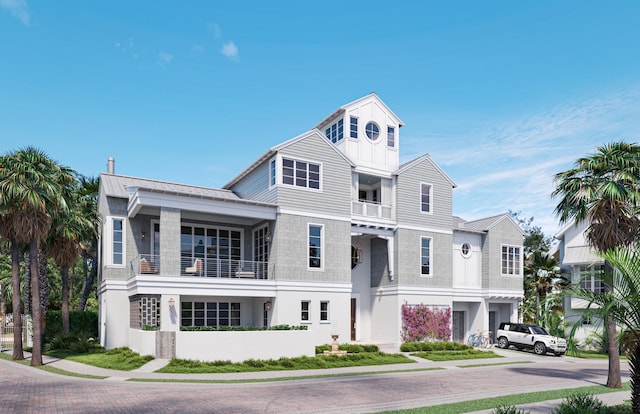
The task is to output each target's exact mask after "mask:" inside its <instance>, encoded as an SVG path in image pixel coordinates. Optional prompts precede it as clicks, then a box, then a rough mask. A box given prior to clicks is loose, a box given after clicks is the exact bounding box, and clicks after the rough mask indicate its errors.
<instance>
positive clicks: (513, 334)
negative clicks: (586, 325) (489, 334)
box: [496, 322, 567, 356]
mask: <svg viewBox="0 0 640 414" xmlns="http://www.w3.org/2000/svg"><path fill="white" fill-rule="evenodd" d="M496 338H498V346H499V347H500V348H503V349H507V348H509V346H510V345H513V346H515V347H516V348H518V349H522V348H533V352H535V353H536V354H538V355H544V354H546V353H547V352H553V353H554V354H555V355H556V356H560V355H562V354H564V353H565V352H566V351H567V341H566V340H565V339H563V338H558V337H556V336H552V335H549V332H547V331H546V330H545V329H544V328H543V327H541V326H537V325H529V324H525V323H510V322H503V323H501V324H500V329H498V332H497V334H496Z"/></svg>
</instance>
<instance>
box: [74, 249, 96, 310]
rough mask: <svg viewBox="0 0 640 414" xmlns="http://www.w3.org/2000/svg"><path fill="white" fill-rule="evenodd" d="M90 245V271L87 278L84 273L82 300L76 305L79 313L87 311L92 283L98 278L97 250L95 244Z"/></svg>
mask: <svg viewBox="0 0 640 414" xmlns="http://www.w3.org/2000/svg"><path fill="white" fill-rule="evenodd" d="M91 245H92V246H94V249H93V254H92V257H91V270H90V271H89V275H88V277H87V276H86V273H85V280H84V283H83V286H84V288H83V289H82V298H80V303H78V310H80V311H83V310H87V300H89V295H91V290H93V283H94V281H95V280H96V278H97V276H98V249H96V248H95V245H96V243H92V244H91Z"/></svg>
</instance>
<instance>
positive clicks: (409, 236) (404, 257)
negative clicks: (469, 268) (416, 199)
mask: <svg viewBox="0 0 640 414" xmlns="http://www.w3.org/2000/svg"><path fill="white" fill-rule="evenodd" d="M421 237H430V238H431V250H432V253H431V263H430V266H431V275H430V276H422V275H421V274H420V263H421V262H420V250H421V246H422V244H421V241H420V239H421ZM396 241H397V247H396V246H394V247H395V248H396V249H397V250H396V251H397V261H396V267H397V269H398V272H397V274H396V280H397V283H398V285H401V286H429V287H443V288H450V287H451V286H452V284H453V257H452V249H451V246H452V244H453V235H452V234H445V233H434V232H428V231H418V230H409V229H398V230H396Z"/></svg>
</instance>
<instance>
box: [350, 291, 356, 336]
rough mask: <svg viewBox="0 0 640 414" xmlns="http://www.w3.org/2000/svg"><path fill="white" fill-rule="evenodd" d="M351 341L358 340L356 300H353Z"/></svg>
mask: <svg viewBox="0 0 640 414" xmlns="http://www.w3.org/2000/svg"><path fill="white" fill-rule="evenodd" d="M351 340H352V341H355V340H356V298H351Z"/></svg>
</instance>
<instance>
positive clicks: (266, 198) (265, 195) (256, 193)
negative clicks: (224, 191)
mask: <svg viewBox="0 0 640 414" xmlns="http://www.w3.org/2000/svg"><path fill="white" fill-rule="evenodd" d="M273 159H275V156H274V157H272V158H269V159H267V160H265V161H264V162H263V163H262V164H260V165H258V166H257V167H256V168H255V169H254V170H253V171H251V172H250V173H249V174H247V176H246V177H243V178H242V179H241V180H240V181H238V182H237V183H235V184H234V185H233V187H231V190H232V191H233V192H234V193H236V194H237V195H238V197H241V198H245V199H248V200H255V201H262V202H265V203H275V202H276V200H277V194H276V187H275V186H274V187H269V166H270V164H271V160H273Z"/></svg>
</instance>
